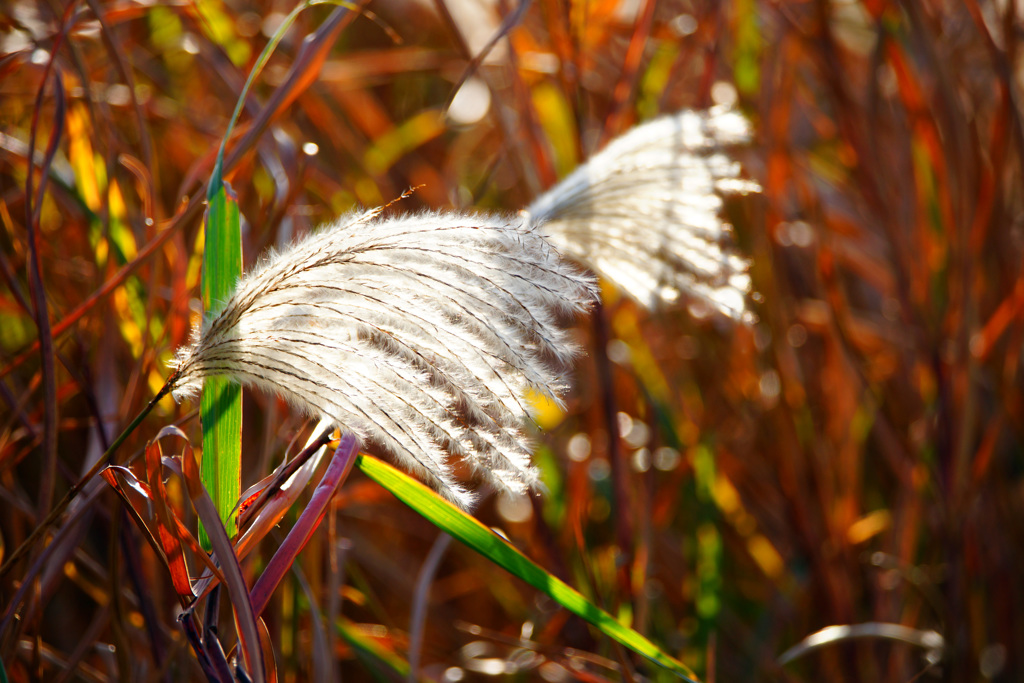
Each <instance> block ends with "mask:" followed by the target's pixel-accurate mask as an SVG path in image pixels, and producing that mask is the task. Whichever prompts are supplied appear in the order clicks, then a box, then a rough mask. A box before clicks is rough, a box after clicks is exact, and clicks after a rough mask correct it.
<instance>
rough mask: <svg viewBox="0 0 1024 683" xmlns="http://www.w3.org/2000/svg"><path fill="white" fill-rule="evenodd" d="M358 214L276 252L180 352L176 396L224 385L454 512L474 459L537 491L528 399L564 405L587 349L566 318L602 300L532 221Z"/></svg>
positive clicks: (503, 479)
mask: <svg viewBox="0 0 1024 683" xmlns="http://www.w3.org/2000/svg"><path fill="white" fill-rule="evenodd" d="M379 214H380V212H379V211H371V212H367V213H362V214H351V215H349V216H346V217H343V218H341V219H339V220H338V221H336V222H335V223H333V224H331V225H329V226H327V227H326V228H324V229H322V230H320V231H319V232H316V233H314V234H312V235H310V236H309V237H307V238H306V239H303V240H301V241H299V242H297V243H295V244H293V245H292V246H291V247H289V248H287V249H284V250H282V251H280V252H276V253H272V254H270V255H269V256H267V257H265V258H264V259H263V260H262V261H261V262H260V263H259V264H258V265H257V266H256V267H255V268H253V269H252V270H251V271H250V272H249V273H248V274H246V275H245V276H244V277H243V278H242V279H241V280H240V281H239V283H238V287H237V289H236V291H235V294H234V295H233V296H232V298H231V300H230V301H229V302H228V303H227V304H226V306H225V307H224V309H223V312H222V313H221V314H220V315H219V316H217V317H216V318H215V319H213V320H207V321H205V322H204V324H203V326H202V329H201V330H200V331H199V333H198V335H197V337H196V339H195V340H194V343H193V344H192V345H191V346H189V347H187V348H185V349H183V350H181V351H180V352H179V354H178V360H177V367H176V373H177V376H176V378H175V380H174V395H175V397H176V398H179V399H180V398H181V397H182V396H185V395H189V394H196V393H198V391H199V390H200V388H201V386H202V382H203V378H204V377H207V376H210V375H214V374H226V375H231V376H232V377H234V378H236V379H238V380H239V381H241V382H242V383H244V384H249V385H255V386H258V387H259V388H261V389H263V390H265V391H268V392H271V393H274V394H278V395H281V396H283V397H285V398H286V399H288V400H290V401H291V402H292V403H294V404H296V405H298V406H301V407H302V408H304V409H305V410H307V411H308V412H309V413H311V414H314V415H316V416H319V417H329V418H332V419H333V420H334V421H335V422H336V423H337V424H338V425H339V426H341V427H342V428H345V429H348V430H351V431H352V432H354V433H355V434H357V435H358V436H359V437H360V438H362V439H365V440H369V441H372V442H374V443H376V444H378V445H379V446H380V447H382V449H383V450H384V452H385V453H387V454H390V455H391V456H392V457H394V458H395V459H396V460H397V461H398V462H399V464H401V465H403V466H404V467H406V468H407V469H410V470H412V471H414V472H416V473H418V474H419V475H421V476H422V477H424V479H425V480H426V481H427V482H428V483H430V484H432V485H433V486H434V487H435V488H436V489H437V490H438V491H440V492H441V493H442V494H443V495H445V496H446V497H447V498H449V499H450V500H452V501H453V502H455V503H457V504H459V505H461V506H463V507H469V506H470V504H471V501H472V494H470V493H469V492H468V491H467V490H466V489H465V488H464V487H463V486H461V485H460V484H459V483H458V482H457V481H456V480H455V478H454V477H453V475H452V468H451V466H450V464H449V463H448V461H447V459H448V457H449V455H454V456H456V457H459V458H461V459H462V460H464V461H465V462H466V463H468V464H469V465H471V466H472V467H473V468H474V469H475V470H477V471H478V472H479V473H480V474H481V476H482V477H483V478H484V479H486V480H487V481H490V482H491V483H492V484H494V485H495V486H496V487H497V488H499V489H503V490H510V491H513V492H520V491H524V490H526V489H527V488H529V487H531V486H533V485H534V484H535V483H536V480H537V472H536V469H535V468H534V467H533V466H532V465H531V464H530V452H531V450H530V446H529V443H528V441H527V439H526V437H525V436H524V434H523V432H522V424H523V421H524V420H525V419H526V416H527V411H526V406H525V403H526V400H525V398H524V397H525V395H526V392H527V391H528V390H530V389H532V390H535V391H538V392H540V393H542V394H545V395H547V396H549V397H551V398H555V399H556V400H557V396H558V394H559V391H560V389H561V386H560V380H559V375H558V372H557V371H556V370H555V369H553V367H552V363H555V364H560V363H564V362H565V361H567V360H568V359H569V358H570V357H571V356H572V355H573V353H574V348H573V346H572V344H570V343H569V341H568V339H567V337H566V334H565V332H564V331H563V330H562V329H561V328H560V327H559V326H558V324H557V322H556V315H555V313H556V311H558V310H562V311H570V312H572V311H580V310H582V309H584V308H585V307H586V306H587V304H588V302H590V301H591V300H592V299H593V296H594V285H593V282H592V280H590V279H589V278H588V277H587V276H585V275H581V274H580V273H579V272H578V271H577V270H576V269H574V268H573V267H572V266H569V265H567V264H566V263H565V262H564V261H562V260H560V259H559V257H558V254H557V253H556V252H555V250H554V249H553V248H552V247H551V246H550V244H549V243H547V242H546V241H545V240H544V239H543V238H542V237H541V236H540V235H539V234H538V233H537V232H536V230H535V229H534V227H533V226H531V225H530V224H529V223H528V222H527V221H526V219H525V217H524V216H521V215H520V216H507V217H503V216H487V215H466V214H455V213H422V214H418V215H412V216H403V217H398V218H382V217H381V216H380V215H379Z"/></svg>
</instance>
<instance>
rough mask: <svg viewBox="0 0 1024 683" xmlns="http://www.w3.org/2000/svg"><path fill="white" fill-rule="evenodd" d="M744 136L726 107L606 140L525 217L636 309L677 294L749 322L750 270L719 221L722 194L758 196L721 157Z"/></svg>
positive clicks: (666, 119)
mask: <svg viewBox="0 0 1024 683" xmlns="http://www.w3.org/2000/svg"><path fill="white" fill-rule="evenodd" d="M749 137H750V129H749V125H748V123H747V121H746V119H745V118H744V117H743V116H742V115H741V114H739V113H738V112H735V111H731V110H729V109H726V108H714V109H711V110H708V111H703V112H699V111H684V112H681V113H678V114H674V115H670V116H663V117H661V118H658V119H655V120H653V121H651V122H649V123H646V124H644V125H641V126H638V127H636V128H634V129H632V130H631V131H629V132H627V133H626V134H625V135H623V136H621V137H619V138H617V139H615V140H613V141H612V142H611V143H610V144H609V145H608V146H607V147H605V149H604V150H602V151H601V152H599V153H598V154H596V155H595V156H594V157H593V158H591V159H590V161H589V162H588V163H586V164H585V165H583V166H581V167H579V168H578V169H576V170H575V171H574V172H573V173H572V174H570V175H569V176H568V177H566V179H565V180H563V181H562V182H561V183H559V184H558V185H556V186H555V187H553V188H552V189H551V190H550V191H548V192H547V193H546V194H544V195H542V196H541V197H539V198H538V199H537V200H536V201H535V202H534V203H533V204H532V205H531V206H530V207H529V209H528V212H529V214H530V216H531V218H532V220H534V221H536V222H538V223H542V224H543V230H544V232H545V233H546V234H547V235H548V237H549V238H550V239H551V241H552V243H553V244H555V245H556V246H557V247H558V248H559V250H560V251H561V252H562V253H563V254H565V255H566V256H568V257H570V258H573V259H575V260H577V261H578V262H580V263H582V264H584V265H586V266H587V267H588V268H590V269H592V270H594V271H595V272H597V273H598V274H600V275H601V276H603V277H605V278H607V279H608V280H610V281H612V282H613V283H615V284H616V285H618V286H619V287H620V288H621V289H622V290H623V291H625V292H626V293H627V294H628V295H630V296H631V297H633V298H634V299H636V300H637V301H639V302H640V303H642V304H645V305H647V306H651V307H655V306H657V305H659V304H662V303H671V302H673V301H675V300H676V299H678V298H680V296H682V297H684V298H686V299H688V300H690V301H691V303H693V302H697V303H703V304H706V305H709V306H711V307H712V308H713V309H715V310H717V311H720V312H721V313H723V314H725V315H727V316H729V317H731V318H735V319H737V320H744V319H749V318H750V315H749V313H748V312H747V310H746V304H745V299H746V295H747V294H748V293H749V291H750V276H749V275H748V273H747V269H748V267H749V264H748V262H747V260H746V259H744V258H742V257H741V256H739V255H738V254H736V253H735V252H734V251H732V249H731V247H730V246H729V245H730V241H729V240H730V237H731V235H730V230H731V229H730V226H728V225H727V224H726V223H724V222H723V220H722V218H721V210H722V198H721V195H727V194H732V193H747V192H756V191H758V190H759V189H760V188H759V187H758V185H757V183H754V182H752V181H749V180H744V179H741V178H740V177H739V174H740V165H739V163H738V162H737V161H734V160H733V158H732V157H731V156H730V155H729V154H728V153H727V151H726V150H728V148H729V147H730V146H733V145H737V144H740V143H743V142H746V141H747V140H748V139H749Z"/></svg>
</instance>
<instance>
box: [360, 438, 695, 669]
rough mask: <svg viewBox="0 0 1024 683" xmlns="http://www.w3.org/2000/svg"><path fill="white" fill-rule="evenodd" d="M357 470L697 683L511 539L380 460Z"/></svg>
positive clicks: (553, 596)
mask: <svg viewBox="0 0 1024 683" xmlns="http://www.w3.org/2000/svg"><path fill="white" fill-rule="evenodd" d="M356 466H357V467H358V468H359V469H360V470H362V471H363V473H364V474H366V475H367V476H368V477H370V478H371V479H373V480H374V481H376V482H377V483H378V484H380V485H381V486H383V487H384V488H386V489H387V490H388V491H390V492H391V493H392V494H393V495H394V496H395V497H396V498H398V499H399V500H400V501H402V502H403V503H405V504H406V505H408V506H409V507H411V508H412V509H413V510H415V511H416V512H417V513H419V514H420V515H422V516H423V517H424V518H426V519H427V520H428V521H430V522H431V523H432V524H434V525H435V526H437V527H438V528H439V529H441V530H442V531H444V532H446V533H448V534H450V535H451V536H452V537H454V538H456V539H458V540H459V541H461V542H462V543H464V544H465V545H467V546H469V547H470V548H472V549H473V550H475V551H477V552H478V553H480V554H481V555H483V556H484V557H486V558H487V559H489V560H490V561H491V562H494V563H495V564H497V565H498V566H500V567H502V568H504V569H505V570H507V571H509V572H510V573H512V574H513V575H515V576H517V577H519V578H520V579H522V580H523V581H525V582H526V583H528V584H530V585H531V586H533V587H534V588H536V589H537V590H539V591H541V592H543V593H545V594H547V595H548V596H550V597H551V599H552V600H554V601H555V602H557V603H558V604H559V605H561V606H562V607H564V608H565V609H567V610H569V611H570V612H572V613H573V614H575V615H577V616H579V617H582V618H583V619H585V620H587V621H588V622H590V623H591V624H593V625H594V626H595V627H596V628H597V629H598V630H599V631H601V633H603V634H605V635H606V636H608V637H609V638H611V639H612V640H615V641H616V642H619V643H621V644H622V645H625V646H626V647H628V648H629V649H631V650H633V651H634V652H636V653H638V654H640V655H643V656H644V657H647V658H648V659H650V660H651V661H653V662H655V663H657V664H659V665H660V666H662V667H664V668H665V669H667V670H668V671H671V672H672V673H674V674H676V675H677V676H679V677H680V678H682V679H684V680H687V681H693V680H694V679H695V678H696V674H694V673H693V671H691V670H690V668H689V667H687V666H686V665H685V664H683V663H682V662H680V661H679V660H677V659H675V658H674V657H672V656H671V655H669V654H666V653H665V652H664V651H663V650H661V649H660V648H659V647H658V646H657V645H655V644H654V643H652V642H651V641H650V640H648V639H647V638H646V637H644V636H643V635H641V634H640V633H637V632H636V631H634V630H633V629H631V628H629V627H628V626H623V625H622V624H620V623H619V622H618V621H616V619H615V618H614V617H613V616H612V615H610V614H608V613H607V612H605V611H604V610H602V609H601V608H600V607H598V606H597V605H595V604H593V603H592V602H590V601H589V600H587V599H586V598H585V597H583V596H582V595H581V594H580V593H579V592H578V591H576V590H575V589H573V588H571V587H570V586H568V585H567V584H566V583H565V582H563V581H562V580H560V579H558V578H556V577H555V576H552V575H551V574H550V573H548V572H546V571H545V570H544V569H542V568H541V567H540V566H538V565H537V564H536V563H535V562H534V561H533V560H531V559H529V558H528V557H526V555H523V554H522V553H521V552H519V550H517V549H516V548H515V547H513V546H512V545H511V544H510V543H509V542H508V541H506V540H505V539H503V538H501V537H500V536H498V535H497V534H495V533H494V532H493V531H491V530H490V529H488V528H487V527H486V526H484V525H483V524H481V523H480V522H479V521H477V520H476V519H475V518H474V517H472V516H470V515H468V514H466V513H464V512H462V511H461V510H459V509H458V508H457V507H455V506H454V505H452V504H451V503H448V502H447V501H445V500H443V499H442V498H440V497H439V496H438V495H437V494H435V493H434V492H433V491H431V490H430V489H428V488H427V487H426V486H424V485H423V484H421V483H419V482H418V481H416V480H415V479H412V478H411V477H409V476H408V475H406V474H403V473H402V472H399V471H398V470H396V469H395V468H394V467H391V466H390V465H387V464H385V463H383V462H381V461H380V460H377V459H376V458H371V457H369V456H366V455H363V454H360V455H359V457H358V458H357V459H356Z"/></svg>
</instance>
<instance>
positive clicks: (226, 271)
mask: <svg viewBox="0 0 1024 683" xmlns="http://www.w3.org/2000/svg"><path fill="white" fill-rule="evenodd" d="M218 184H219V185H220V187H219V189H218V190H217V192H216V193H214V194H213V197H212V198H211V199H210V205H209V207H208V209H207V212H206V226H205V230H206V232H205V247H204V250H203V307H204V309H205V310H206V315H207V316H216V315H217V314H218V313H219V312H220V309H221V307H222V306H223V305H224V303H225V302H227V300H228V299H229V298H231V293H232V292H233V291H234V289H235V284H236V283H237V282H238V278H239V277H241V275H242V238H241V229H240V225H239V215H238V200H237V198H236V197H235V194H234V192H233V191H232V190H231V186H230V185H228V184H227V183H225V182H223V181H218ZM199 415H200V420H201V422H202V427H203V460H202V465H201V478H202V481H203V486H205V487H206V490H207V491H209V492H210V497H211V498H213V502H214V504H215V505H216V506H217V512H218V514H220V518H221V520H223V522H224V528H225V529H226V530H227V533H228V536H234V534H235V532H236V531H237V530H238V527H237V523H236V521H235V516H234V509H235V504H236V503H237V502H238V497H239V496H240V495H241V488H242V483H241V471H242V389H241V387H240V386H239V385H238V384H236V383H235V382H232V381H230V380H228V379H227V378H225V377H209V378H207V380H206V382H205V383H204V385H203V395H202V399H201V400H200V405H199ZM199 538H200V542H201V543H202V544H203V547H204V548H206V549H207V550H209V549H210V545H209V538H208V537H207V535H206V530H205V529H203V528H200V535H199Z"/></svg>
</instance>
